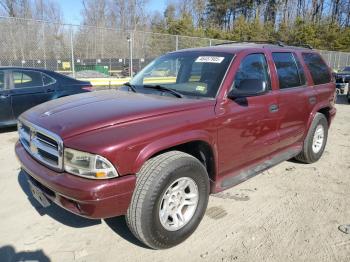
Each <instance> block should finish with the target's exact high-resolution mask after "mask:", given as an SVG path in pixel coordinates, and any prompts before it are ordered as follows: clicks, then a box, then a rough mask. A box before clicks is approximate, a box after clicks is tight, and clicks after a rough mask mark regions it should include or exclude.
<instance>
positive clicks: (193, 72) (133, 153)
mask: <svg viewBox="0 0 350 262" xmlns="http://www.w3.org/2000/svg"><path fill="white" fill-rule="evenodd" d="M155 75H157V77H154V76H155ZM160 75H161V77H159V76H160ZM334 101H335V83H334V82H333V80H332V77H331V71H330V69H329V68H328V66H327V65H326V64H325V62H324V61H323V59H322V58H321V57H320V55H319V54H318V53H317V52H315V51H314V50H312V49H308V48H298V47H289V46H281V45H273V44H253V43H241V44H229V45H222V46H216V47H207V48H197V49H188V50H181V51H177V52H172V53H169V54H166V55H164V56H161V57H160V58H158V59H156V60H154V61H153V62H152V63H150V64H149V65H148V66H147V67H145V68H144V69H143V70H142V71H141V72H140V73H138V74H137V75H136V76H135V77H134V78H133V79H132V81H131V82H130V83H126V84H125V86H123V87H122V88H121V89H120V90H108V91H98V92H92V93H86V94H81V95H76V96H71V97H67V98H62V99H58V100H54V101H51V102H48V103H45V104H42V105H39V106H37V107H35V108H33V109H31V110H29V111H27V112H25V113H24V114H22V116H21V117H20V121H19V126H18V132H19V137H20V140H19V142H18V143H17V145H16V154H17V156H18V158H19V161H20V162H21V165H22V169H23V170H24V172H25V173H27V174H28V181H29V185H30V188H31V191H32V192H33V195H34V197H35V198H36V199H37V200H38V201H39V202H40V203H41V204H42V205H43V206H48V205H50V203H51V202H54V203H56V204H58V205H59V206H61V207H63V208H65V209H67V210H69V211H71V212H73V213H75V214H77V215H80V216H84V217H88V218H107V217H114V216H120V215H126V220H127V224H128V225H129V227H130V229H131V231H132V232H133V234H134V235H135V236H136V237H137V238H138V239H139V240H141V241H142V242H143V243H145V244H146V245H148V246H149V247H152V248H155V249H161V248H168V247H172V246H174V245H176V244H179V243H180V242H182V241H184V240H185V239H186V238H187V237H188V236H190V235H191V234H192V233H193V231H194V230H195V229H196V227H197V226H198V224H199V223H200V221H201V219H202V217H203V215H204V213H205V210H206V207H207V203H208V196H209V194H212V193H217V192H220V191H222V190H225V189H227V188H230V187H232V186H234V185H237V184H238V183H241V182H243V181H245V180H247V179H248V178H250V177H253V176H255V175H257V174H259V173H261V172H262V171H264V170H266V169H268V168H270V167H272V166H274V165H276V164H278V163H280V162H282V161H285V160H288V159H291V158H293V157H294V158H296V159H298V160H299V161H302V162H304V163H313V162H315V161H317V160H318V159H319V158H320V157H321V155H322V153H323V151H324V148H325V146H326V142H327V134H328V128H329V126H330V124H331V122H332V119H333V117H334V116H335V113H336V109H335V108H334Z"/></svg>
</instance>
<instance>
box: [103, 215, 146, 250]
mask: <svg viewBox="0 0 350 262" xmlns="http://www.w3.org/2000/svg"><path fill="white" fill-rule="evenodd" d="M105 222H106V224H107V225H108V226H109V227H110V228H111V229H112V230H113V231H114V232H115V233H117V234H118V235H119V236H120V237H122V238H124V239H125V240H127V241H129V242H130V243H132V244H134V245H137V246H139V247H143V248H147V249H150V248H149V247H147V246H146V245H144V244H143V243H142V242H140V241H139V240H138V239H137V238H136V237H135V236H134V235H133V234H132V233H131V231H130V230H129V228H128V226H127V224H126V221H125V217H124V216H120V217H113V218H107V219H105Z"/></svg>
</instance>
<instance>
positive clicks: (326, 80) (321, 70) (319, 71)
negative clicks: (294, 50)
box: [302, 53, 335, 106]
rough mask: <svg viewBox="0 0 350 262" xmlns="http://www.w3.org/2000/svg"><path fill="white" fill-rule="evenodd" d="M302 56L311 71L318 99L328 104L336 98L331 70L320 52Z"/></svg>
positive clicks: (325, 104)
mask: <svg viewBox="0 0 350 262" xmlns="http://www.w3.org/2000/svg"><path fill="white" fill-rule="evenodd" d="M302 58H303V59H304V62H305V64H306V66H307V68H308V70H309V72H310V75H311V79H312V81H313V85H314V90H315V91H316V94H317V101H318V102H322V103H324V104H323V105H322V106H328V105H329V103H330V101H333V98H334V90H335V89H334V86H335V85H334V83H332V82H331V81H332V75H331V70H330V68H329V67H328V66H327V64H326V63H325V62H324V60H323V59H322V58H321V56H320V55H319V54H318V53H303V54H302Z"/></svg>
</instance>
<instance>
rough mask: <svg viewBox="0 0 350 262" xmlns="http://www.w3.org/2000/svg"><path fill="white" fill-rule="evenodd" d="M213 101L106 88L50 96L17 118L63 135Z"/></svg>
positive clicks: (213, 102) (212, 101)
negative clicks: (104, 89)
mask: <svg viewBox="0 0 350 262" xmlns="http://www.w3.org/2000/svg"><path fill="white" fill-rule="evenodd" d="M214 104H215V100H206V99H179V98H173V97H168V96H157V95H145V94H141V93H140V94H135V93H130V92H125V91H116V90H106V91H96V92H89V93H84V94H80V95H74V96H68V97H65V98H60V99H56V100H52V101H50V102H46V103H44V104H41V105H39V106H36V107H34V108H32V109H30V110H28V111H26V112H25V113H23V114H22V115H21V118H23V119H25V120H27V121H29V122H31V123H33V124H36V125H38V126H40V127H43V128H45V129H48V130H50V131H51V132H54V133H55V134H57V135H59V136H60V137H61V138H63V139H65V138H68V137H72V136H75V135H78V134H81V133H85V132H89V131H92V130H96V129H100V128H103V127H107V126H112V125H117V124H121V123H125V122H129V121H135V120H140V119H144V118H147V117H152V116H157V115H161V114H168V113H171V112H177V111H184V110H189V109H192V108H198V107H202V106H208V105H214Z"/></svg>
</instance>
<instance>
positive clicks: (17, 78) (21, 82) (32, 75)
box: [12, 71, 43, 88]
mask: <svg viewBox="0 0 350 262" xmlns="http://www.w3.org/2000/svg"><path fill="white" fill-rule="evenodd" d="M12 75H13V83H14V86H15V88H30V87H41V86H43V79H42V75H41V73H40V72H35V71H13V72H12Z"/></svg>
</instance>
